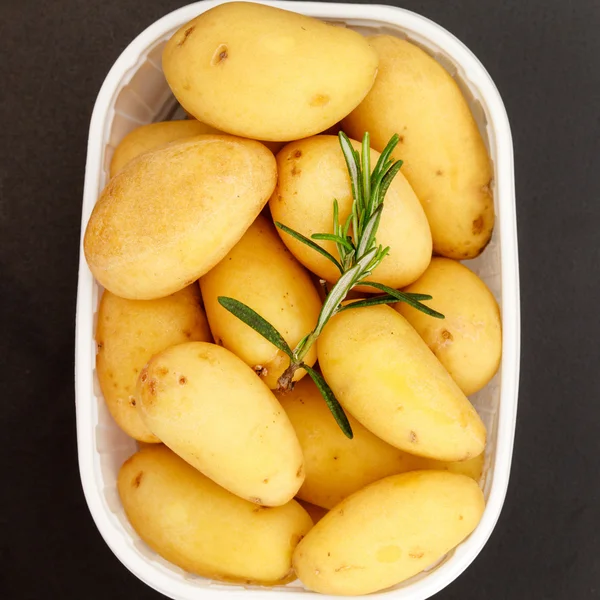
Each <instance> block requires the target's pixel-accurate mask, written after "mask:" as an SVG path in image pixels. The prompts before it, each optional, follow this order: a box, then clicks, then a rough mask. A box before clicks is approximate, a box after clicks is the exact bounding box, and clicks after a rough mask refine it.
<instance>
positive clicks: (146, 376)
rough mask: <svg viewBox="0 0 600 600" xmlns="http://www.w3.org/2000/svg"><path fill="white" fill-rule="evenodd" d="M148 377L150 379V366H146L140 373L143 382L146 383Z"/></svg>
mask: <svg viewBox="0 0 600 600" xmlns="http://www.w3.org/2000/svg"><path fill="white" fill-rule="evenodd" d="M146 379H148V367H144V369H143V370H142V374H141V375H140V381H141V382H142V383H146Z"/></svg>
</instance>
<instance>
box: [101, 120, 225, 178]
mask: <svg viewBox="0 0 600 600" xmlns="http://www.w3.org/2000/svg"><path fill="white" fill-rule="evenodd" d="M208 133H220V132H219V131H218V130H216V129H215V128H214V127H211V126H210V125H205V124H204V123H201V122H200V121H196V120H193V121H190V120H184V121H165V122H163V123H150V124H149V125H142V126H141V127H138V128H137V129H134V130H133V131H132V132H131V133H128V134H127V135H126V136H125V137H124V138H123V139H122V140H121V142H120V144H119V145H118V146H117V147H116V149H115V153H114V154H113V157H112V161H111V163H110V176H111V177H114V176H115V175H116V174H117V173H118V172H119V171H120V170H121V169H122V168H123V167H124V166H125V165H126V164H127V163H128V162H129V161H131V160H133V159H134V158H136V157H137V156H139V155H140V154H144V152H148V151H149V150H154V149H155V148H158V147H160V146H164V145H165V144H168V143H169V142H174V141H175V140H180V139H183V138H186V137H191V136H195V135H203V134H208Z"/></svg>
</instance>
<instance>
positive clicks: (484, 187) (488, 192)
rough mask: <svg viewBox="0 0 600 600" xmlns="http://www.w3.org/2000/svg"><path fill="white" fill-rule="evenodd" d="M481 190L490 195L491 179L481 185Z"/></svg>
mask: <svg viewBox="0 0 600 600" xmlns="http://www.w3.org/2000/svg"><path fill="white" fill-rule="evenodd" d="M481 191H482V192H483V193H484V194H486V195H487V196H490V197H491V195H492V180H491V179H490V180H489V181H488V182H487V183H486V184H485V185H484V186H482V187H481Z"/></svg>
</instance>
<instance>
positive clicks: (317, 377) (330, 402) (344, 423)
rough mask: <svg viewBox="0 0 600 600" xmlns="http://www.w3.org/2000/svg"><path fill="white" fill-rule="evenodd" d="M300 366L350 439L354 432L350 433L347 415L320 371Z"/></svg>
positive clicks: (350, 428)
mask: <svg viewBox="0 0 600 600" xmlns="http://www.w3.org/2000/svg"><path fill="white" fill-rule="evenodd" d="M302 368H303V369H305V370H306V372H307V373H308V374H309V375H310V377H311V379H312V380H313V381H314V382H315V384H316V386H317V387H318V388H319V391H320V392H321V394H322V396H323V398H324V399H325V403H326V404H327V406H328V407H329V410H330V411H331V414H332V415H333V418H334V419H335V420H336V422H337V424H338V425H339V426H340V429H341V430H342V431H343V432H344V435H345V436H346V437H347V438H350V439H352V438H353V437H354V433H352V427H351V426H350V422H349V421H348V417H347V416H346V413H345V412H344V409H343V408H342V406H341V404H340V403H339V402H338V401H337V398H336V397H335V395H334V394H333V392H332V391H331V388H330V387H329V385H328V384H327V382H326V381H325V379H324V378H323V376H322V375H321V373H319V372H318V371H315V370H314V369H313V368H311V367H309V366H308V365H305V364H303V365H302Z"/></svg>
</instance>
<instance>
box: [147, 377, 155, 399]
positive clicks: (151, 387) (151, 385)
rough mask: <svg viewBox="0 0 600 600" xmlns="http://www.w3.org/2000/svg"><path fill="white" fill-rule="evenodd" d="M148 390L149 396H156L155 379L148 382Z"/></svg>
mask: <svg viewBox="0 0 600 600" xmlns="http://www.w3.org/2000/svg"><path fill="white" fill-rule="evenodd" d="M148 389H149V390H150V394H152V396H156V379H151V380H150V383H148Z"/></svg>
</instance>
